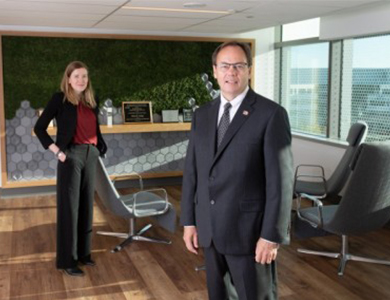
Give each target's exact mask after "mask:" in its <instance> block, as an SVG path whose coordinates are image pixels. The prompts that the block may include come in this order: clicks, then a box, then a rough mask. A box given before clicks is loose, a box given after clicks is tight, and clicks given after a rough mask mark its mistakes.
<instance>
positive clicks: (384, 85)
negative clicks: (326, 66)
mask: <svg viewBox="0 0 390 300" xmlns="http://www.w3.org/2000/svg"><path fill="white" fill-rule="evenodd" d="M342 72H343V80H342V97H341V107H342V109H341V128H340V132H341V137H342V138H344V139H345V138H346V136H347V134H348V129H349V127H350V126H351V124H353V123H355V122H356V121H358V120H363V121H366V122H367V124H368V136H367V141H379V140H387V139H389V138H390V35H385V36H376V37H367V38H358V39H349V40H345V41H344V44H343V71H342Z"/></svg>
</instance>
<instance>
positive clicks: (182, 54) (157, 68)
mask: <svg viewBox="0 0 390 300" xmlns="http://www.w3.org/2000/svg"><path fill="white" fill-rule="evenodd" d="M218 45H219V42H193V41H191V42H187V41H143V40H115V39H114V40H113V39H97V38H93V39H89V38H88V39H86V38H84V39H83V38H53V37H20V36H3V37H2V51H3V74H4V76H3V77H4V94H5V95H4V102H5V114H6V118H7V119H10V118H12V117H13V116H14V114H15V111H16V109H18V108H19V105H20V102H21V101H23V100H26V99H27V100H29V101H30V102H31V105H32V107H34V108H40V107H44V106H45V105H46V103H47V101H48V100H49V99H50V97H51V95H52V94H53V93H54V92H56V91H59V85H60V81H61V78H62V75H63V72H64V70H65V67H66V66H67V64H68V63H69V62H71V61H73V60H81V61H83V62H84V63H86V64H87V66H88V67H89V70H90V78H91V80H92V84H93V87H94V90H95V93H96V94H97V95H98V96H99V98H100V99H101V100H105V99H107V98H110V99H112V100H113V102H114V105H115V106H117V107H120V106H121V102H122V101H129V100H130V101H131V100H134V101H135V100H137V101H140V100H145V101H152V102H153V110H154V112H160V111H161V110H162V109H172V108H182V107H186V104H187V99H188V98H190V97H193V98H195V99H196V100H197V103H198V104H202V103H205V102H207V101H210V100H211V99H210V96H209V95H208V93H207V91H206V89H205V87H204V84H203V82H202V81H201V79H200V74H202V73H208V74H209V77H212V76H211V75H212V67H211V55H212V53H213V51H214V49H215V48H216V47H217V46H218Z"/></svg>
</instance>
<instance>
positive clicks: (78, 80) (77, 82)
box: [69, 68, 88, 94]
mask: <svg viewBox="0 0 390 300" xmlns="http://www.w3.org/2000/svg"><path fill="white" fill-rule="evenodd" d="M69 84H70V86H71V87H72V89H73V90H74V91H75V92H76V93H77V94H80V93H82V92H84V91H85V89H86V88H87V85H88V71H87V70H86V69H84V68H80V69H75V70H74V71H73V72H72V73H71V74H70V76H69Z"/></svg>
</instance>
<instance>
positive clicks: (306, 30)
mask: <svg viewBox="0 0 390 300" xmlns="http://www.w3.org/2000/svg"><path fill="white" fill-rule="evenodd" d="M319 34H320V19H319V18H316V19H310V20H305V21H300V22H295V23H290V24H286V25H283V32H282V42H287V41H294V40H300V39H307V38H313V37H318V36H319Z"/></svg>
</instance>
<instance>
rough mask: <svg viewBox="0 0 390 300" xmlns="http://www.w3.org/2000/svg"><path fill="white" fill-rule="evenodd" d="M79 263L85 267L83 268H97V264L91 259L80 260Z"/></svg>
mask: <svg viewBox="0 0 390 300" xmlns="http://www.w3.org/2000/svg"><path fill="white" fill-rule="evenodd" d="M79 263H80V265H83V266H90V267H94V266H96V263H95V262H94V261H93V260H92V259H90V258H88V259H80V260H79Z"/></svg>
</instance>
